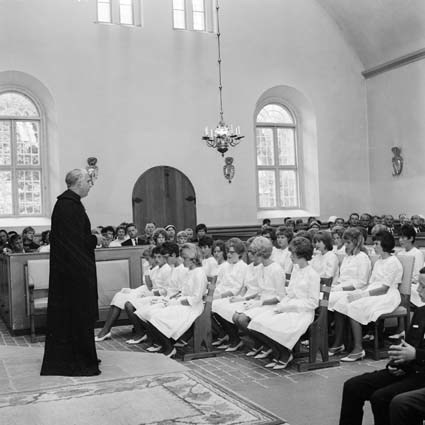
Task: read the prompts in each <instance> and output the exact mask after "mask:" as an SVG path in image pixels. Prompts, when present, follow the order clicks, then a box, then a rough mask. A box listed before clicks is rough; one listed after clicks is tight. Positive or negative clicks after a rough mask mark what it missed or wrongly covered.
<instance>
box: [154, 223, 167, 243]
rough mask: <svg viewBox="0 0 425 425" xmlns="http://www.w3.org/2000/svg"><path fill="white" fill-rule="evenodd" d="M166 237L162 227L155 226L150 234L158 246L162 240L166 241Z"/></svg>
mask: <svg viewBox="0 0 425 425" xmlns="http://www.w3.org/2000/svg"><path fill="white" fill-rule="evenodd" d="M167 238H168V233H167V231H166V230H165V229H163V228H162V227H157V228H156V229H155V230H154V232H153V234H152V240H153V243H154V244H155V246H160V245H162V244H163V243H164V242H167Z"/></svg>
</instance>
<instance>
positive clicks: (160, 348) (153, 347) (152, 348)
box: [146, 344, 162, 353]
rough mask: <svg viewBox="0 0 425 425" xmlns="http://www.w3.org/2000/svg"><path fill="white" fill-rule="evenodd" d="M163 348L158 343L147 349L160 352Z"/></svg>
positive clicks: (150, 351)
mask: <svg viewBox="0 0 425 425" xmlns="http://www.w3.org/2000/svg"><path fill="white" fill-rule="evenodd" d="M161 350H162V347H161V346H160V345H156V344H154V345H152V346H151V347H148V348H146V351H149V353H158V351H161Z"/></svg>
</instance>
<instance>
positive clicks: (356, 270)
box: [328, 227, 371, 356]
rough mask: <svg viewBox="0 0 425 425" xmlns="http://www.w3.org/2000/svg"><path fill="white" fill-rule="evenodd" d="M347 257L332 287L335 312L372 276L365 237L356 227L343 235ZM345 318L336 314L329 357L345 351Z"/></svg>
mask: <svg viewBox="0 0 425 425" xmlns="http://www.w3.org/2000/svg"><path fill="white" fill-rule="evenodd" d="M343 240H344V244H345V252H346V254H347V255H346V256H345V257H344V259H343V260H342V264H341V267H340V269H339V278H338V279H337V281H336V283H335V284H334V285H332V290H331V293H330V296H329V305H328V310H329V311H334V306H335V304H336V303H337V302H338V301H339V300H340V299H341V298H345V297H346V295H347V293H350V292H352V291H355V290H358V289H362V288H364V287H366V285H367V283H368V281H369V276H370V268H371V264H370V260H369V257H368V256H367V255H366V254H365V253H364V252H363V235H362V233H361V232H360V230H359V229H357V228H355V227H350V228H348V229H347V230H346V231H345V232H344V235H343ZM344 323H345V320H344V317H343V316H342V315H340V314H338V313H335V340H334V342H333V345H332V347H331V348H330V349H329V355H330V356H333V355H334V354H336V353H339V352H341V351H344V349H345V347H344V345H343V344H342V341H343V337H344Z"/></svg>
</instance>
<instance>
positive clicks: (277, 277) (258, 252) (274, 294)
mask: <svg viewBox="0 0 425 425" xmlns="http://www.w3.org/2000/svg"><path fill="white" fill-rule="evenodd" d="M272 249H273V245H272V243H271V241H270V240H269V239H267V238H265V237H263V236H258V237H256V238H255V239H254V240H253V242H252V244H251V246H250V250H252V251H253V254H254V256H256V257H258V259H259V261H261V263H262V265H263V267H262V268H261V275H260V278H259V282H258V286H259V291H258V294H257V295H256V297H255V298H254V299H253V300H251V301H248V302H246V303H244V305H243V306H241V309H240V310H239V311H236V312H235V314H234V315H233V322H234V323H235V324H236V326H237V327H238V328H239V329H240V330H241V331H242V332H247V329H248V324H249V322H250V321H251V320H252V319H253V318H254V317H256V316H257V315H259V314H262V313H264V312H266V311H273V309H274V307H275V305H276V304H277V303H278V302H279V301H280V300H281V299H282V298H283V297H284V296H285V295H286V289H285V273H284V272H283V269H282V267H280V266H279V264H277V263H274V262H273V261H272V260H271V258H270V257H271V254H272ZM238 339H239V337H238ZM242 345H243V343H242V341H241V340H240V339H239V342H238V344H237V345H234V346H230V347H229V348H227V350H228V351H236V350H238V349H239V348H241V347H242Z"/></svg>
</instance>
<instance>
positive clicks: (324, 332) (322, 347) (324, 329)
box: [294, 277, 339, 372]
mask: <svg viewBox="0 0 425 425" xmlns="http://www.w3.org/2000/svg"><path fill="white" fill-rule="evenodd" d="M332 280H333V278H332V277H329V278H321V279H320V292H321V294H322V297H321V299H320V300H319V307H317V309H316V313H315V319H314V322H313V323H312V324H311V325H310V327H309V329H308V331H307V332H308V335H309V345H308V353H301V351H300V348H299V345H300V344H299V343H297V345H296V348H295V349H294V352H295V358H296V364H297V368H298V371H299V372H304V371H306V370H314V369H322V368H325V367H334V366H339V361H338V360H335V359H334V358H332V359H331V360H329V345H328V304H329V295H330V292H331V286H332ZM318 353H320V356H321V361H318V360H317V354H318ZM306 355H307V356H308V360H305V359H303V357H306Z"/></svg>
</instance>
